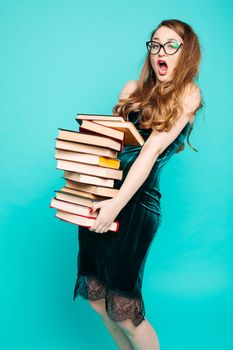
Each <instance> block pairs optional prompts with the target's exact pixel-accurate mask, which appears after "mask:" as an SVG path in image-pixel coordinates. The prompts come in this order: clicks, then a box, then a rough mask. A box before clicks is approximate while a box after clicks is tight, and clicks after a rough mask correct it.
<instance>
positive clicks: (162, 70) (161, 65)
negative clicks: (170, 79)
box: [157, 60, 168, 75]
mask: <svg viewBox="0 0 233 350" xmlns="http://www.w3.org/2000/svg"><path fill="white" fill-rule="evenodd" d="M157 66H158V72H159V74H160V75H165V74H167V70H168V65H167V63H166V62H165V61H164V60H158V62H157Z"/></svg>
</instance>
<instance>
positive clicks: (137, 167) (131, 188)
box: [114, 151, 158, 211]
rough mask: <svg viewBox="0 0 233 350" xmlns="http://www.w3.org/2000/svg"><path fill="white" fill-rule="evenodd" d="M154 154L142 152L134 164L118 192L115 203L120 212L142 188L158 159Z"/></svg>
mask: <svg viewBox="0 0 233 350" xmlns="http://www.w3.org/2000/svg"><path fill="white" fill-rule="evenodd" d="M157 157H158V155H157V154H156V155H155V154H154V153H153V152H142V151H141V153H140V154H139V155H138V157H137V158H136V160H135V161H134V163H133V164H132V166H131V168H130V170H129V172H128V174H127V176H126V178H125V180H124V182H123V184H122V185H121V187H120V189H119V190H118V192H117V194H116V196H115V197H114V201H115V203H116V206H117V207H118V209H119V211H120V210H121V209H122V208H123V207H124V206H125V205H126V204H127V203H128V201H129V200H130V199H131V198H132V197H133V195H134V194H135V193H136V192H137V190H138V189H139V188H140V187H141V186H142V184H143V183H144V182H145V180H146V179H147V177H148V176H149V174H150V171H151V169H152V167H153V165H154V163H155V161H156V159H157Z"/></svg>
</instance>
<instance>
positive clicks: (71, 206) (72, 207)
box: [50, 198, 98, 218]
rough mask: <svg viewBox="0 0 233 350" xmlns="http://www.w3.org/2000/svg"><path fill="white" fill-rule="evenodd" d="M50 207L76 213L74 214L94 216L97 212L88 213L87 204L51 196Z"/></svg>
mask: <svg viewBox="0 0 233 350" xmlns="http://www.w3.org/2000/svg"><path fill="white" fill-rule="evenodd" d="M50 208H55V209H59V210H63V211H67V212H68V213H71V214H76V215H81V216H86V217H94V218H96V217H97V216H98V212H94V213H93V214H90V212H89V208H88V207H87V206H84V205H81V204H77V203H70V202H66V201H64V200H60V199H58V198H52V200H51V203H50Z"/></svg>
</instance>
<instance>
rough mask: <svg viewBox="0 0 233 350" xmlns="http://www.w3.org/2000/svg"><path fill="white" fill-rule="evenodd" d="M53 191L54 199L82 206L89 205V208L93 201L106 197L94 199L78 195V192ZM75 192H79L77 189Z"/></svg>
mask: <svg viewBox="0 0 233 350" xmlns="http://www.w3.org/2000/svg"><path fill="white" fill-rule="evenodd" d="M55 192H56V195H55V198H56V199H60V200H61V201H65V202H70V203H75V204H80V205H84V206H86V207H89V208H91V207H92V204H93V203H95V202H100V201H103V200H106V198H104V199H100V200H96V199H92V198H87V197H85V196H83V195H78V194H74V193H69V192H64V191H55ZM77 192H79V191H77ZM80 192H81V191H80Z"/></svg>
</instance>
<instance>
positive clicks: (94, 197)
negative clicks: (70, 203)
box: [61, 186, 106, 201]
mask: <svg viewBox="0 0 233 350" xmlns="http://www.w3.org/2000/svg"><path fill="white" fill-rule="evenodd" d="M61 191H62V192H66V193H70V194H75V195H76V196H80V197H84V198H88V199H92V200H97V201H104V200H105V199H106V197H104V196H100V195H96V194H94V193H91V192H86V191H81V190H77V189H74V188H70V187H66V186H63V187H62V188H61Z"/></svg>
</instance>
